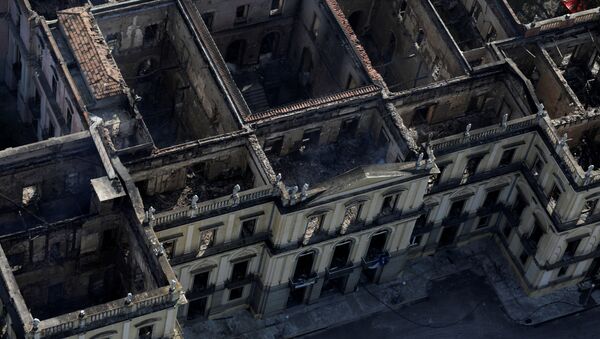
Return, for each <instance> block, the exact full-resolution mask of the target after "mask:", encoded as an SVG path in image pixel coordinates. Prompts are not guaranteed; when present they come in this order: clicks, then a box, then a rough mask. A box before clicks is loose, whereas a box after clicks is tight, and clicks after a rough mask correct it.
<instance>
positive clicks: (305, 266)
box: [293, 251, 315, 280]
mask: <svg viewBox="0 0 600 339" xmlns="http://www.w3.org/2000/svg"><path fill="white" fill-rule="evenodd" d="M314 261H315V252H314V251H309V252H305V253H302V254H300V255H299V256H298V259H297V260H296V268H295V269H294V276H293V280H298V279H308V278H310V276H311V275H312V269H313V264H314Z"/></svg>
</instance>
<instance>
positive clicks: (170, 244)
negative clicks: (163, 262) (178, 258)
mask: <svg viewBox="0 0 600 339" xmlns="http://www.w3.org/2000/svg"><path fill="white" fill-rule="evenodd" d="M160 244H161V245H162V247H163V249H164V251H165V256H166V257H167V258H168V259H171V258H173V254H175V246H176V245H177V240H176V239H171V240H165V241H163V242H161V243H160Z"/></svg>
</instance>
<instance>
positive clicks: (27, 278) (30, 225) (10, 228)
mask: <svg viewBox="0 0 600 339" xmlns="http://www.w3.org/2000/svg"><path fill="white" fill-rule="evenodd" d="M48 143H49V144H47V145H38V144H32V146H31V147H30V146H23V147H28V148H29V151H30V152H29V153H28V154H29V155H28V156H27V157H28V158H27V159H24V160H26V161H27V163H29V164H28V165H27V164H25V163H23V165H24V166H23V167H20V166H18V165H17V166H15V164H14V163H12V164H11V163H10V158H8V159H7V158H6V157H4V160H3V164H2V166H3V167H2V173H3V174H2V176H1V177H0V181H1V182H2V192H0V197H1V199H0V206H1V210H2V213H1V216H0V218H1V220H2V225H3V227H2V235H1V236H0V244H1V246H2V249H3V251H4V254H5V255H6V257H7V259H8V263H9V265H10V268H11V270H12V274H13V275H14V277H15V278H16V282H17V284H18V288H19V290H20V292H21V294H22V295H23V298H24V300H25V303H26V304H27V307H28V308H29V309H30V311H31V313H32V314H33V316H34V317H37V318H39V319H47V318H51V317H54V316H57V315H61V314H64V313H67V312H73V311H76V310H80V309H84V308H87V307H90V306H93V305H98V304H101V303H104V302H107V301H111V300H114V299H119V298H122V297H124V296H126V295H127V293H138V292H142V291H145V290H146V289H147V288H149V287H153V286H152V285H153V284H154V282H153V279H151V276H150V275H149V269H148V267H147V264H146V263H144V262H142V261H141V260H140V259H141V257H140V255H139V252H140V248H139V245H138V243H137V239H136V238H135V237H133V234H132V231H131V229H130V228H129V227H128V223H129V221H128V219H127V215H126V214H123V213H122V211H121V209H122V208H124V207H125V206H127V204H128V203H127V201H126V194H125V190H124V188H123V187H122V186H121V183H120V182H119V181H118V180H116V181H115V180H110V179H109V178H108V177H106V172H105V168H104V166H103V163H102V161H101V159H100V157H99V156H98V154H97V152H96V151H95V148H94V147H93V142H92V140H91V139H90V138H89V137H86V136H85V135H82V134H78V135H74V136H73V138H72V139H71V140H70V141H69V142H68V143H65V144H64V145H63V147H62V151H59V152H56V153H53V154H51V152H50V151H49V150H50V149H52V148H53V147H56V145H55V144H53V142H52V141H49V142H48ZM34 145H37V146H34ZM39 173H45V175H44V176H39V175H37V174H39ZM107 196H111V197H112V198H111V199H107V198H106V197H107Z"/></svg>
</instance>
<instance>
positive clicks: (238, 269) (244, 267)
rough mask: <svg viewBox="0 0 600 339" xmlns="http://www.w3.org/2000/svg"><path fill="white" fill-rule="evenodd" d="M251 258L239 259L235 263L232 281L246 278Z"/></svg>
mask: <svg viewBox="0 0 600 339" xmlns="http://www.w3.org/2000/svg"><path fill="white" fill-rule="evenodd" d="M249 263H250V260H244V261H239V262H236V263H235V264H233V268H232V269H231V281H232V282H234V281H242V280H244V279H246V275H247V274H248V265H249Z"/></svg>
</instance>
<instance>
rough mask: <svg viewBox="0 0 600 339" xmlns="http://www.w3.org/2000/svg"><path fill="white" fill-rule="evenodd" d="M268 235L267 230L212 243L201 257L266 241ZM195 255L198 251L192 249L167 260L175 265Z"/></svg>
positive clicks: (193, 257)
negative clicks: (219, 242) (225, 241)
mask: <svg viewBox="0 0 600 339" xmlns="http://www.w3.org/2000/svg"><path fill="white" fill-rule="evenodd" d="M269 237H270V233H269V232H260V233H256V234H254V235H252V236H250V237H246V238H239V239H236V240H232V241H230V242H227V243H224V244H216V245H212V246H211V247H209V248H207V249H206V250H205V251H204V253H203V255H202V256H201V257H202V258H204V257H207V256H211V255H214V254H217V253H222V252H226V251H230V250H233V249H236V248H240V247H244V246H248V245H252V244H256V243H259V242H263V241H267V240H268V239H269ZM197 257H198V253H197V251H194V252H190V253H186V254H183V255H179V256H176V257H173V258H171V259H170V261H169V262H170V263H171V265H173V266H175V265H179V264H183V263H186V262H189V261H192V260H194V259H196V258H197Z"/></svg>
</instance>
